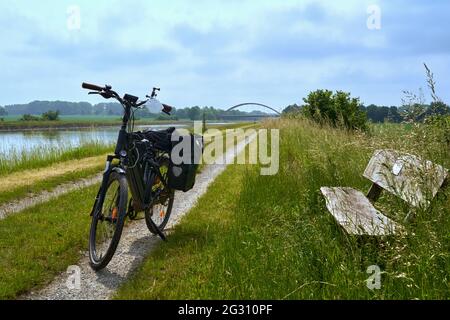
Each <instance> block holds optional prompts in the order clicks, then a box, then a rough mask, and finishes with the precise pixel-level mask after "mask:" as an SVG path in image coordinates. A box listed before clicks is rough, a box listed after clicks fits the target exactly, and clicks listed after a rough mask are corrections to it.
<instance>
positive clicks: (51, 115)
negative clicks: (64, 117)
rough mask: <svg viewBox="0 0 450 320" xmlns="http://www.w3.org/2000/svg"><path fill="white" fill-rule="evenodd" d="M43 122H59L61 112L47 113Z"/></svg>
mask: <svg viewBox="0 0 450 320" xmlns="http://www.w3.org/2000/svg"><path fill="white" fill-rule="evenodd" d="M42 120H44V121H58V120H59V111H51V110H50V111H47V112H45V113H43V114H42Z"/></svg>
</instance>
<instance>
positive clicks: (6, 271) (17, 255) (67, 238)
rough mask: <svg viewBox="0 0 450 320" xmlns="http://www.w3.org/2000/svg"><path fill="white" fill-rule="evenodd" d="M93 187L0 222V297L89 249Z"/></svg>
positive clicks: (48, 276)
mask: <svg viewBox="0 0 450 320" xmlns="http://www.w3.org/2000/svg"><path fill="white" fill-rule="evenodd" d="M227 128H229V127H227ZM222 129H225V128H222ZM241 139H242V137H240V138H239V139H238V141H240V140H241ZM228 147H229V146H228ZM216 156H220V154H217V155H216ZM101 157H102V159H103V160H104V157H103V156H101ZM59 165H61V164H58V166H59ZM103 165H104V163H103V162H102V167H103ZM49 168H50V169H51V168H55V167H54V166H52V167H49ZM83 172H85V171H81V174H82V173H83ZM67 174H68V175H70V174H76V172H74V173H67ZM61 177H63V176H56V177H55V179H60V178H61ZM40 183H43V184H45V183H48V181H47V180H44V181H41V182H40ZM37 186H39V184H35V185H33V187H35V188H37ZM98 187H99V186H98V185H95V186H92V187H89V188H84V189H79V190H76V191H73V192H70V193H67V194H65V195H63V196H60V197H58V198H56V199H54V200H51V201H49V202H47V203H42V204H40V205H37V206H34V207H32V208H29V209H26V210H24V211H22V212H20V213H17V214H13V215H11V216H9V217H7V218H5V219H4V220H0V300H2V299H14V298H17V297H18V296H20V295H21V294H22V293H25V292H27V291H29V290H30V289H32V288H40V287H42V286H44V285H45V284H46V283H48V282H49V281H51V280H52V279H53V278H54V277H55V276H56V275H58V274H59V273H61V272H64V271H65V270H66V268H67V266H69V265H73V264H76V263H77V261H78V260H79V259H80V256H81V254H82V253H84V252H85V251H86V249H87V247H88V236H89V226H90V221H91V218H90V217H89V212H90V210H91V208H92V204H93V201H94V198H95V195H96V192H97V190H98ZM124 232H127V231H126V230H124Z"/></svg>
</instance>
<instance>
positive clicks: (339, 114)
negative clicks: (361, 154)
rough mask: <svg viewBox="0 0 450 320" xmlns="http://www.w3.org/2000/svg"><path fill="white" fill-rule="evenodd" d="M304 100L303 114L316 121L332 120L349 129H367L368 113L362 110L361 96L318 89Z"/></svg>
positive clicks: (335, 124) (331, 121) (334, 123)
mask: <svg viewBox="0 0 450 320" xmlns="http://www.w3.org/2000/svg"><path fill="white" fill-rule="evenodd" d="M303 100H304V102H305V106H304V107H303V114H304V115H305V116H306V117H308V118H310V119H312V120H314V121H316V122H319V123H322V122H330V123H331V124H332V125H333V126H342V127H345V128H347V129H349V130H356V129H359V130H366V129H367V115H366V113H365V112H364V111H362V110H361V103H360V101H359V98H352V97H351V96H350V93H347V92H343V91H337V92H336V93H334V94H333V92H332V91H330V90H317V91H314V92H311V93H310V94H309V95H308V97H307V98H305V99H303Z"/></svg>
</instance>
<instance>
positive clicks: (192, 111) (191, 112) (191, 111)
mask: <svg viewBox="0 0 450 320" xmlns="http://www.w3.org/2000/svg"><path fill="white" fill-rule="evenodd" d="M187 114H188V117H189V119H191V120H200V118H201V109H200V107H198V106H195V107H192V108H188V111H187Z"/></svg>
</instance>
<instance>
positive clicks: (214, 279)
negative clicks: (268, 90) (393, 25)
mask: <svg viewBox="0 0 450 320" xmlns="http://www.w3.org/2000/svg"><path fill="white" fill-rule="evenodd" d="M266 125H267V127H269V128H279V129H280V130H281V133H280V137H281V143H280V153H281V154H280V157H281V158H280V171H279V173H278V175H275V176H261V175H260V174H259V172H260V171H259V168H258V167H242V166H241V167H236V166H235V167H233V166H230V167H229V168H228V169H227V171H226V172H225V174H224V175H222V176H221V177H219V179H218V180H217V181H216V182H215V183H214V184H213V186H212V187H211V188H210V190H209V191H208V193H207V194H206V195H205V196H204V197H203V198H202V199H201V200H200V201H199V204H198V206H197V207H196V208H195V209H193V210H192V211H191V212H190V213H189V214H188V215H187V216H186V217H185V218H184V220H183V221H182V223H181V224H180V225H179V226H178V227H176V230H175V231H174V234H173V236H172V237H171V238H170V239H169V240H170V241H169V243H168V244H167V245H164V246H162V247H161V248H160V249H158V250H157V251H156V252H155V253H154V254H152V255H150V256H149V257H148V258H147V259H146V262H145V263H144V265H143V266H142V267H141V269H140V270H139V271H138V272H137V273H136V274H135V275H134V277H133V278H132V280H131V281H130V282H129V283H127V284H125V285H124V286H123V287H122V289H121V290H120V291H119V294H118V298H125V299H133V298H138V299H164V298H170V299H171V298H181V299H184V298H188V299H198V298H204V299H415V298H418V299H448V298H450V237H449V231H448V230H450V197H449V196H450V191H449V190H448V189H447V190H446V191H444V192H443V193H442V194H440V195H439V196H438V197H437V199H436V200H435V202H434V203H433V206H432V207H431V209H430V210H429V211H426V212H425V211H423V212H418V215H417V218H416V220H415V221H414V222H413V223H410V224H405V229H406V231H407V233H405V234H403V235H399V236H394V237H386V238H364V237H363V238H362V237H354V236H349V235H347V234H346V233H345V232H344V231H343V230H342V229H341V227H339V226H338V225H337V224H336V222H335V221H334V219H333V218H332V216H331V215H330V214H329V213H328V211H327V209H326V206H325V201H324V199H323V197H322V195H321V193H320V187H322V186H348V187H353V188H356V189H359V190H362V191H363V192H364V191H367V190H368V189H369V187H370V182H369V181H367V180H366V179H364V178H363V177H362V173H363V171H364V168H365V166H366V165H367V163H368V161H369V159H370V157H371V156H372V154H373V151H374V150H375V149H377V148H385V147H388V148H391V149H400V150H403V151H408V152H411V153H415V154H418V155H421V156H424V157H427V158H429V159H431V160H434V161H436V162H438V163H440V164H443V165H445V166H447V168H448V167H449V164H450V158H449V157H448V152H446V150H441V148H444V147H445V146H444V145H442V144H439V143H437V142H436V143H434V142H433V143H430V141H427V139H429V138H430V135H432V133H429V135H426V136H424V135H423V134H421V132H422V133H423V131H422V130H426V129H427V128H426V127H417V128H416V127H402V126H375V127H373V128H372V129H371V134H370V135H367V134H360V133H349V132H346V131H342V130H338V129H333V128H329V127H326V126H319V125H316V124H313V123H311V122H308V121H304V120H278V121H272V122H268V123H267V124H266ZM428 130H433V129H432V128H431V129H430V128H428ZM435 141H439V139H436V140H435ZM377 206H378V207H379V208H380V209H381V210H382V211H383V212H384V213H385V214H386V215H388V216H390V217H392V218H393V219H395V220H397V221H399V222H401V221H402V219H403V218H404V217H405V216H406V215H407V214H408V212H409V206H408V205H406V204H405V203H404V202H403V201H402V200H400V199H398V198H396V197H394V196H389V195H387V194H386V193H385V194H384V195H383V196H382V198H381V199H380V200H379V204H378V205H377ZM372 265H377V266H379V267H380V269H381V270H382V278H381V289H380V290H370V289H369V288H368V287H367V279H368V278H369V276H370V275H369V274H368V273H367V269H368V267H370V266H372Z"/></svg>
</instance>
